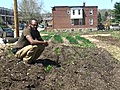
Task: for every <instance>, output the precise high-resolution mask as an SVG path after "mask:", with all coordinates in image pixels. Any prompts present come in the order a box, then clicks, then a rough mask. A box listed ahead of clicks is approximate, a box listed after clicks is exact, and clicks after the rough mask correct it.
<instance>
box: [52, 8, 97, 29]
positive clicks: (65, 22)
mask: <svg viewBox="0 0 120 90" xmlns="http://www.w3.org/2000/svg"><path fill="white" fill-rule="evenodd" d="M90 9H93V15H89V10H90ZM67 10H70V8H69V7H67V6H65V7H62V6H61V7H53V10H52V13H53V29H62V28H95V27H96V26H97V24H98V21H97V8H96V7H91V8H90V7H88V8H87V7H85V8H84V12H85V18H84V19H85V25H71V20H70V14H67ZM90 18H92V19H93V20H94V21H93V22H94V23H93V25H89V19H90Z"/></svg>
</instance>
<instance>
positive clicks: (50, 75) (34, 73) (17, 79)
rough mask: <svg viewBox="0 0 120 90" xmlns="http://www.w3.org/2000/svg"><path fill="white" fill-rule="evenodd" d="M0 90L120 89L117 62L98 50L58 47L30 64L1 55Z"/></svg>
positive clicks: (48, 48) (119, 69)
mask: <svg viewBox="0 0 120 90" xmlns="http://www.w3.org/2000/svg"><path fill="white" fill-rule="evenodd" d="M56 48H59V50H60V52H59V53H55V49H56ZM0 90H120V63H119V62H118V61H117V60H116V59H114V58H113V57H112V56H111V55H110V54H109V53H108V52H107V51H106V50H104V49H102V48H95V47H93V48H80V47H74V46H65V45H62V44H51V45H49V46H48V47H47V48H46V49H45V51H44V52H43V53H42V55H41V57H40V59H38V60H37V61H36V63H35V64H31V65H28V64H24V63H23V62H22V61H19V60H18V59H16V58H15V57H14V56H12V57H10V58H6V56H3V55H1V57H0Z"/></svg>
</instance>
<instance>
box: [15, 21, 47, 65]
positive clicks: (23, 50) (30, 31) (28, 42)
mask: <svg viewBox="0 0 120 90" xmlns="http://www.w3.org/2000/svg"><path fill="white" fill-rule="evenodd" d="M37 27H38V21H37V20H36V19H31V20H30V21H29V26H27V27H26V28H25V29H24V30H23V32H22V35H21V37H20V38H19V40H18V42H17V48H18V49H19V50H18V51H17V52H16V54H15V57H16V58H19V59H22V60H23V61H24V62H25V63H33V62H34V61H35V60H36V59H37V58H38V57H39V56H40V55H41V53H42V52H43V50H44V49H45V47H46V46H48V42H46V41H44V40H43V39H42V38H41V36H40V33H39V31H38V30H37Z"/></svg>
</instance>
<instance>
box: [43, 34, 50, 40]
mask: <svg viewBox="0 0 120 90" xmlns="http://www.w3.org/2000/svg"><path fill="white" fill-rule="evenodd" d="M51 37H52V36H50V35H47V36H42V38H43V39H44V40H46V41H48V40H50V38H51Z"/></svg>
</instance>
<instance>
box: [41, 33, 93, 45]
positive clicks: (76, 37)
mask: <svg viewBox="0 0 120 90" xmlns="http://www.w3.org/2000/svg"><path fill="white" fill-rule="evenodd" d="M42 37H43V39H44V40H46V41H49V40H50V39H51V38H54V41H55V42H58V43H63V42H64V40H63V38H66V39H67V40H68V41H69V43H70V44H72V45H77V46H82V47H91V46H94V44H92V43H91V42H90V41H89V40H88V39H86V38H84V37H81V36H80V34H79V33H68V32H62V33H59V34H58V33H52V32H51V33H49V32H48V33H47V35H46V36H42ZM79 42H82V43H79Z"/></svg>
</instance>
